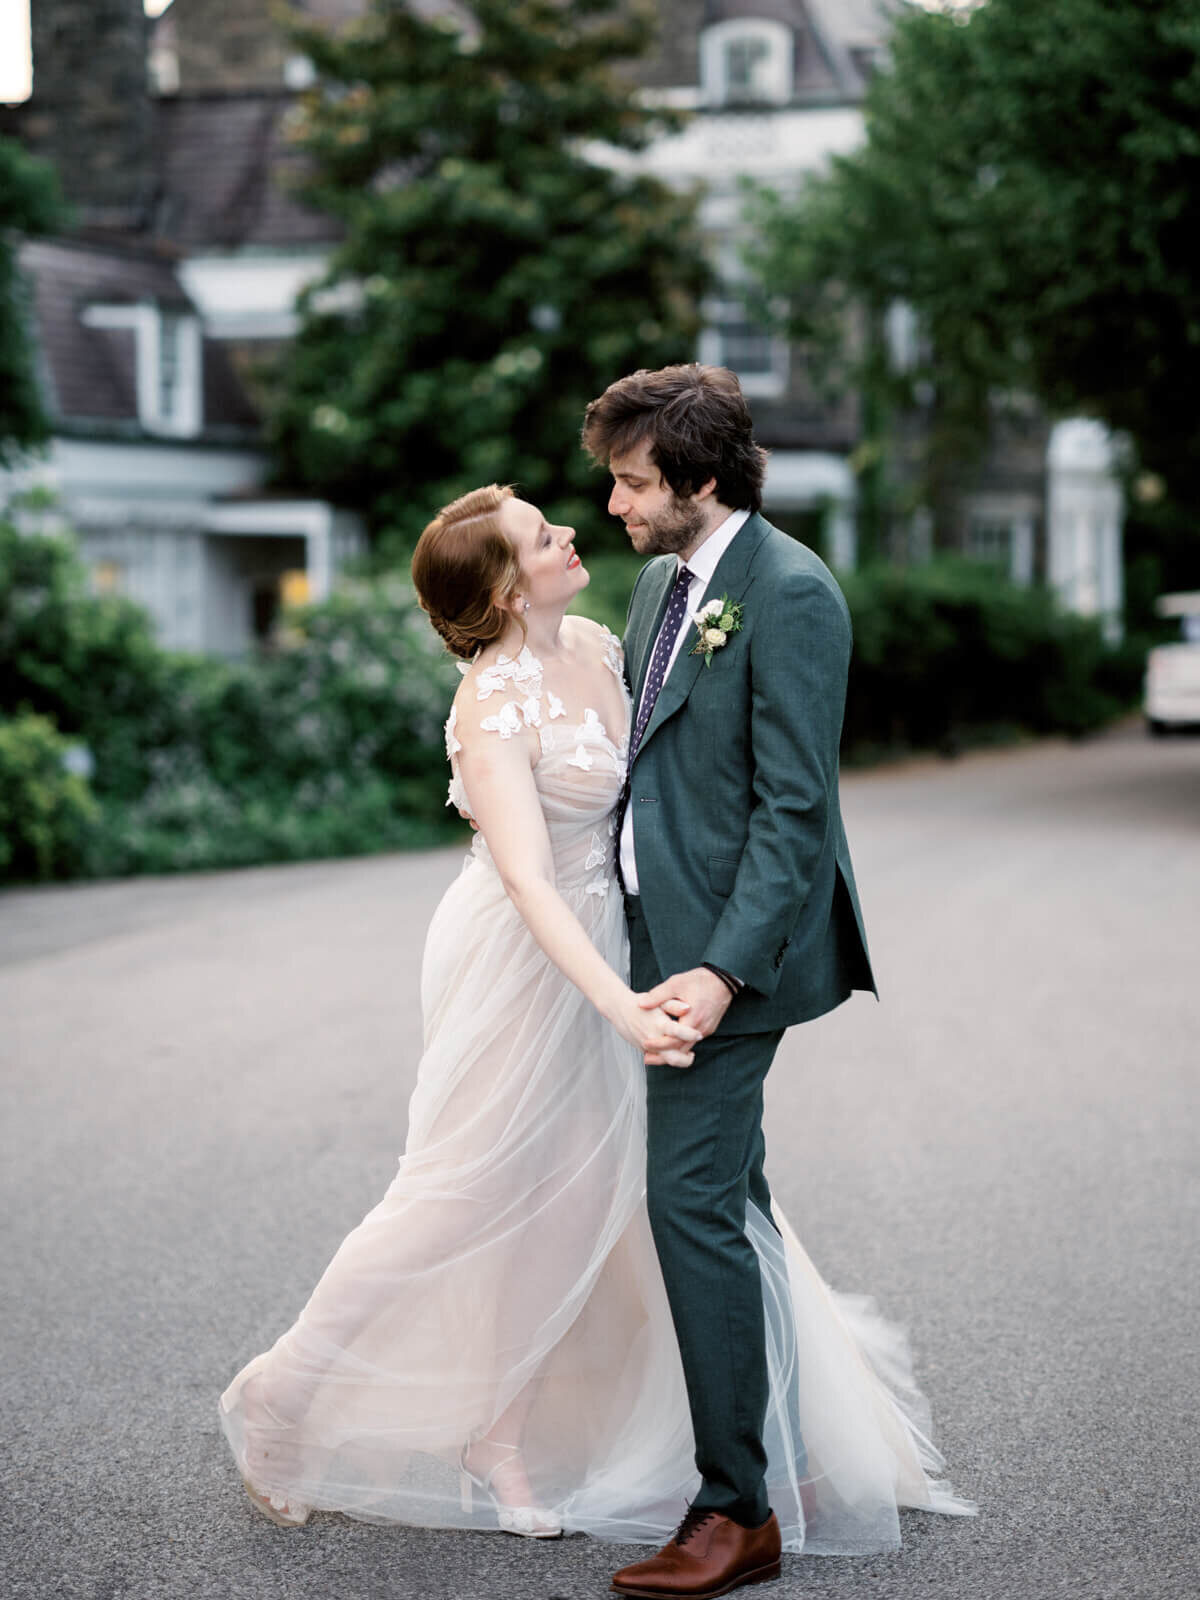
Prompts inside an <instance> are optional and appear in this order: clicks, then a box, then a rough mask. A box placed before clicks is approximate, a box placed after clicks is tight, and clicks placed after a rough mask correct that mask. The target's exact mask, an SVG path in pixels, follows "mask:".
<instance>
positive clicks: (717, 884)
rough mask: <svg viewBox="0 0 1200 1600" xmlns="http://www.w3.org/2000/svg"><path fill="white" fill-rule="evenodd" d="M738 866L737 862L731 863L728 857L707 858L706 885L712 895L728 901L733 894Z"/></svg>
mask: <svg viewBox="0 0 1200 1600" xmlns="http://www.w3.org/2000/svg"><path fill="white" fill-rule="evenodd" d="M738 865H739V863H738V862H736V861H731V860H730V859H729V857H728V856H709V858H708V885H709V888H710V889H711V890H712V892H713V893H714V894H719V895H720V896H721V898H722V899H728V897H729V896H730V895H731V894H732V893H733V885H734V881H735V880H736V878H737V870H738Z"/></svg>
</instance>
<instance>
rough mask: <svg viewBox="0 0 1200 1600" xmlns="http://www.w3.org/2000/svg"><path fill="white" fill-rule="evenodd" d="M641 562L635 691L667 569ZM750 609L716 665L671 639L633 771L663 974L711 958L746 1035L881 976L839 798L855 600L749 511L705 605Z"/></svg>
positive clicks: (633, 641) (631, 651)
mask: <svg viewBox="0 0 1200 1600" xmlns="http://www.w3.org/2000/svg"><path fill="white" fill-rule="evenodd" d="M675 572H676V561H675V558H674V556H659V557H657V558H656V559H655V560H653V561H651V562H649V563H648V565H646V566H645V567H643V568H642V571H641V572H640V573H639V574H638V579H637V582H636V583H635V584H634V588H633V595H632V597H631V599H630V603H629V618H628V625H627V629H626V634H625V659H626V666H627V670H628V672H629V679H630V686H631V688H632V690H633V696H634V704H635V706H636V704H637V703H638V701H639V700H640V698H641V692H642V685H643V683H644V681H645V676H646V672H647V669H648V667H649V663H650V656H651V653H652V651H653V648H654V641H655V638H656V637H657V634H658V628H659V624H660V622H661V621H662V616H663V613H664V611H665V610H666V604H667V599H668V596H669V593H670V590H671V586H672V584H673V583H674V580H675ZM721 595H728V597H729V599H730V600H731V601H738V602H741V604H742V605H743V607H744V613H743V618H742V627H741V631H740V632H738V633H735V634H732V635H730V637H729V639H728V641H727V643H726V644H725V645H724V647H723V648H721V649H719V650H717V651H714V653H713V657H712V664H711V665H710V666H705V665H704V659H703V657H702V656H698V655H692V654H691V653H690V651H691V648H692V644H693V643H694V642H695V639H696V637H697V635H696V632H695V629H694V628H693V627H692V626H691V624H690V623H689V624H687V625H686V626H687V628H688V633H687V634H686V635H685V637H684V641H683V643H682V644H681V646H680V650H679V654H678V656H677V657H676V659H675V662H674V665H673V666H672V668H671V671H670V672H669V673H668V675H667V680H666V682H665V683H664V685H663V687H662V690H661V692H660V694H659V697H658V701H657V703H656V705H655V707H654V713H653V715H652V716H651V718H650V722H649V725H648V726H647V728H646V732H645V734H644V736H643V738H642V743H641V746H640V748H639V750H638V752H637V755H636V757H635V758H634V762H633V767H632V770H631V772H630V795H629V807H630V810H631V811H632V814H633V830H634V850H635V854H636V857H637V869H638V884H639V890H640V894H641V906H642V914H643V916H644V918H645V921H646V927H647V931H648V932H649V935H650V940H651V943H652V945H653V947H654V954H655V958H656V960H657V962H658V964H659V966H660V968H661V971H662V974H663V976H664V977H665V976H668V975H669V974H670V973H672V972H684V971H687V970H688V969H690V968H692V967H696V966H699V965H700V964H701V963H702V962H705V961H709V962H712V963H713V964H714V965H715V966H718V967H722V968H723V969H724V970H725V971H726V972H731V973H734V974H735V975H736V976H737V977H738V978H740V979H742V981H743V982H744V983H745V984H746V989H745V990H744V992H743V993H742V994H741V995H739V996H738V998H737V999H736V1000H735V1001H734V1002H733V1004H732V1005H731V1006H730V1007H729V1010H728V1011H727V1012H726V1014H725V1018H724V1021H723V1022H722V1024H721V1029H720V1031H721V1032H728V1033H757V1032H766V1031H769V1030H774V1029H776V1028H783V1027H786V1026H787V1025H788V1024H789V1023H793V1022H803V1021H806V1020H807V1019H808V1018H810V1017H816V1016H820V1015H821V1014H822V1013H824V1012H826V1011H831V1010H832V1009H833V1007H834V1006H836V1005H840V1003H841V1002H842V1001H843V1000H845V999H846V998H847V996H848V995H849V994H850V992H851V990H852V989H871V990H874V988H875V981H874V978H873V976H872V973H871V964H870V958H869V956H868V954H867V943H866V934H865V931H864V928H863V920H862V912H861V910H860V907H859V903H858V892H857V889H856V887H855V883H854V869H853V867H852V866H851V864H850V851H849V847H848V846H847V843H846V834H845V829H844V828H843V826H842V814H841V807H840V803H839V798H838V745H839V741H840V739H841V731H842V715H843V711H844V707H845V699H846V674H847V669H848V667H849V663H850V642H851V636H850V613H849V610H848V608H847V606H846V602H845V599H844V598H843V596H842V592H841V590H840V589H839V588H838V586H837V583H836V581H835V580H834V577H833V574H832V573H831V572H830V571H829V569H828V568H827V567H826V566H825V564H824V563H823V562H822V561H821V560H820V559H819V558H818V557H817V556H816V555H814V554H813V552H812V551H811V550H809V549H807V548H806V547H805V546H804V545H802V544H799V543H797V542H796V540H794V539H791V538H789V537H788V536H787V535H786V534H784V533H781V532H780V531H779V529H778V528H774V527H772V526H771V524H770V523H769V522H767V521H765V519H764V518H763V517H761V516H759V515H758V514H757V513H756V514H754V515H753V516H751V517H750V518H749V520H748V521H747V522H746V523H745V524H744V526H743V527H742V528H740V529H739V531H738V532H737V534H736V535H735V536H734V539H733V541H732V543H731V544H730V546H729V548H728V550H726V552H725V554H724V555H723V556H722V557H721V560H720V562H719V564H718V566H717V569H716V572H715V573H714V574H713V579H712V582H711V583H710V584H709V586H708V589H707V591H706V593H705V597H704V598H705V600H710V599H718V598H720V596H721Z"/></svg>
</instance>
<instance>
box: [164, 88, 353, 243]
mask: <svg viewBox="0 0 1200 1600" xmlns="http://www.w3.org/2000/svg"><path fill="white" fill-rule="evenodd" d="M295 100H296V96H295V95H294V94H292V93H290V92H289V91H277V90H264V89H258V90H247V91H245V92H243V93H238V94H221V93H213V94H198V95H178V96H172V97H170V98H163V99H161V100H158V101H157V102H156V103H155V108H154V112H155V119H156V140H157V145H158V162H159V185H160V193H161V195H162V200H161V202H160V208H159V215H158V217H157V218H156V224H157V226H156V232H157V233H158V235H159V236H160V237H161V238H165V239H168V240H170V241H171V243H172V244H173V245H176V246H178V247H180V248H181V249H184V250H205V249H222V248H225V249H232V248H234V247H237V246H243V245H278V246H293V247H294V246H296V245H312V246H314V247H316V246H322V245H329V244H331V243H333V242H334V241H336V240H337V239H339V238H340V237H341V227H340V224H339V223H338V222H337V221H336V220H335V219H334V218H332V217H329V216H325V215H323V214H322V213H320V212H317V211H312V210H310V209H309V208H308V207H307V206H305V205H304V204H303V203H302V202H301V201H300V200H299V199H298V198H297V196H296V195H295V194H294V193H293V191H292V189H291V187H290V185H291V183H292V182H293V181H294V180H295V179H296V177H297V176H298V175H299V174H300V172H301V171H302V170H303V166H302V157H301V156H300V154H299V152H298V151H297V150H296V149H295V148H294V147H293V146H292V145H291V144H290V143H289V142H288V139H287V136H286V131H285V119H286V117H287V114H288V111H289V110H290V108H291V107H292V106H293V104H294V103H295Z"/></svg>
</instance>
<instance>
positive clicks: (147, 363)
mask: <svg viewBox="0 0 1200 1600" xmlns="http://www.w3.org/2000/svg"><path fill="white" fill-rule="evenodd" d="M168 317H169V318H171V319H172V320H173V321H175V326H176V341H177V342H176V351H175V353H176V361H177V363H178V372H177V376H176V382H175V395H176V404H175V406H174V407H173V408H171V409H170V410H168V408H167V404H166V399H167V397H166V395H165V394H164V391H163V381H162V380H163V372H162V355H163V334H162V329H163V321H164V319H165V318H168ZM80 321H81V322H82V323H83V324H84V326H85V327H88V328H124V329H128V330H129V331H130V332H132V334H133V336H134V350H135V357H134V360H135V366H136V372H137V408H138V421H139V422H140V423H141V425H142V427H143V428H145V430H146V432H147V433H156V434H161V435H163V436H165V437H168V438H173V439H191V438H194V437H195V436H196V434H198V433H199V432H200V429H201V427H202V425H203V411H204V390H203V376H204V342H203V334H202V330H201V326H200V318H199V317H198V316H196V314H195V313H194V312H177V311H162V310H161V309H160V308H159V307H158V306H157V305H156V304H155V303H154V302H153V301H151V300H143V301H141V302H139V303H138V304H136V305H91V306H85V307H84V309H83V311H82V312H81V314H80Z"/></svg>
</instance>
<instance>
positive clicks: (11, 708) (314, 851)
mask: <svg viewBox="0 0 1200 1600" xmlns="http://www.w3.org/2000/svg"><path fill="white" fill-rule="evenodd" d="M456 681H457V680H456V678H455V674H454V670H453V666H452V664H451V662H450V660H449V658H448V657H447V656H446V654H445V652H444V650H443V648H442V646H441V644H440V642H439V641H438V639H437V637H436V635H435V634H434V632H433V630H432V629H431V628H430V626H429V623H428V620H427V619H426V617H425V615H424V613H423V612H422V611H421V610H420V608H419V607H418V605H417V602H416V597H415V595H414V594H413V591H412V589H411V586H410V585H409V584H408V583H406V582H404V581H402V580H400V579H398V578H395V577H391V578H382V579H377V580H374V581H372V582H360V583H354V584H347V585H345V586H344V587H343V588H341V589H339V591H338V592H337V593H336V594H335V595H334V596H333V597H332V598H331V599H330V600H328V601H327V602H325V603H324V604H322V605H315V606H309V607H306V608H304V609H303V610H299V611H296V612H293V613H290V614H289V616H288V619H287V626H286V628H285V630H284V632H283V634H282V635H281V639H280V643H279V647H278V648H277V649H276V650H275V651H274V652H272V653H271V654H269V655H266V656H264V657H262V658H260V659H256V660H251V661H245V662H225V661H218V660H210V659H199V658H194V657H186V656H176V655H171V654H168V653H167V652H165V651H162V650H160V649H159V648H158V646H157V645H156V644H155V642H154V639H153V635H152V632H151V629H150V624H149V622H148V619H147V618H146V616H145V614H144V613H143V612H141V611H140V610H139V609H138V608H137V607H136V606H133V605H131V604H130V603H129V602H127V601H120V600H117V599H115V598H113V597H108V596H93V595H90V594H88V592H87V588H86V581H85V577H84V573H83V569H82V566H81V564H80V562H79V560H78V557H77V555H76V553H75V550H74V546H73V542H72V541H71V540H70V538H69V537H67V536H65V535H47V534H38V533H33V532H31V533H27V534H24V535H21V534H18V532H17V530H16V528H15V526H14V525H13V524H12V523H11V522H5V521H3V520H0V715H8V716H12V715H14V714H19V713H20V714H24V713H29V712H32V713H37V714H38V715H36V716H34V717H33V719H32V720H33V724H34V726H35V727H36V729H37V730H39V732H38V737H39V739H40V740H41V743H39V744H37V745H36V750H37V751H38V752H39V753H40V756H39V759H41V758H42V757H44V759H43V760H42V765H41V766H38V767H37V768H36V772H35V776H36V778H37V785H40V786H41V787H36V786H34V785H33V781H32V779H31V780H30V781H29V782H27V783H25V785H24V787H15V786H13V787H12V788H11V794H12V795H13V796H14V798H13V799H12V801H11V804H12V807H13V808H14V814H16V812H19V811H21V809H22V808H23V807H27V808H28V812H29V819H30V820H29V827H30V828H34V827H36V828H43V824H42V823H41V822H39V821H38V818H39V817H40V816H41V815H42V811H44V810H45V809H46V807H47V806H50V805H51V800H49V799H47V800H43V799H41V798H39V796H41V795H42V793H43V790H46V786H47V784H48V783H49V779H48V778H47V776H46V769H47V763H49V765H50V766H51V767H53V765H54V764H53V762H51V761H50V757H49V755H48V754H47V752H48V751H49V750H50V748H51V747H50V745H49V744H48V743H47V739H49V740H52V741H54V743H53V750H54V753H55V759H56V760H57V758H58V756H59V755H61V740H60V734H59V731H56V730H61V732H62V733H69V734H70V735H73V736H74V737H75V738H76V739H77V740H79V741H81V742H82V743H83V744H84V745H85V746H86V747H87V749H88V751H89V752H90V753H91V756H92V760H93V764H94V775H93V778H92V781H91V789H92V791H93V792H94V794H95V797H96V799H97V801H98V802H99V810H98V812H97V815H96V824H95V826H94V827H93V828H92V829H90V830H89V831H88V833H87V835H86V838H84V837H83V836H82V835H81V836H80V837H79V839H78V840H76V844H75V845H72V848H71V849H69V850H68V849H67V848H66V846H65V845H64V846H63V848H62V849H59V848H58V846H57V845H56V846H54V847H53V848H51V847H50V846H46V847H45V848H44V849H43V851H42V855H41V856H38V857H37V858H36V861H37V864H36V866H31V865H30V862H31V860H33V859H34V858H33V857H31V856H30V852H29V849H28V848H26V847H25V846H22V850H21V853H20V855H19V857H14V864H12V865H10V866H8V867H5V866H4V865H2V864H0V877H3V876H4V875H5V874H6V873H8V874H10V875H17V874H22V875H29V873H30V872H31V871H37V872H39V873H42V872H53V873H56V874H58V873H74V872H80V871H87V872H91V873H93V874H121V873H129V872H149V871H153V872H166V871H177V870H181V869H185V868H196V867H218V866H239V865H245V864H248V863H250V862H255V861H274V860H294V859H301V858H305V857H316V856H326V855H355V854H361V853H365V852H368V851H373V850H381V849H389V848H401V847H404V846H412V845H418V844H432V843H436V842H438V841H439V840H442V839H445V838H446V837H448V836H449V835H450V833H451V831H453V830H454V829H455V828H456V826H457V820H456V819H453V818H449V815H448V813H447V812H446V811H445V797H446V766H445V752H444V748H443V742H442V726H441V725H442V719H443V717H444V715H445V711H446V709H447V707H448V706H449V703H450V699H451V697H452V695H453V692H454V686H455V683H456ZM10 726H12V727H18V728H20V727H23V726H24V722H23V721H22V720H18V721H17V722H15V723H13V724H11V725H10ZM30 748H34V747H32V746H31V747H30ZM20 749H21V751H25V750H26V745H24V744H23V745H21V747H20ZM23 759H24V757H23ZM31 770H33V769H31ZM54 771H55V773H56V774H58V777H57V780H56V781H57V784H58V788H56V789H54V791H53V795H52V796H51V799H53V800H54V804H55V805H59V807H60V812H61V815H62V817H63V818H64V819H66V821H69V820H70V816H71V815H72V813H71V812H70V808H69V804H68V800H69V797H71V796H77V795H78V794H79V793H81V792H82V793H83V794H84V795H85V796H86V794H87V790H86V787H85V786H82V785H81V784H80V780H78V779H76V778H69V779H68V778H67V776H66V774H65V773H61V774H60V773H59V769H58V768H57V767H54ZM14 785H15V779H14ZM59 790H61V793H62V795H63V796H66V797H67V798H66V799H62V800H61V802H60V801H59V800H58V799H54V796H56V795H58V793H59ZM47 792H49V791H47ZM39 807H41V810H39ZM51 810H53V808H52V807H51ZM53 814H54V815H58V814H59V813H57V812H56V813H53ZM66 821H64V824H63V825H64V827H65V826H66ZM38 837H39V838H40V837H41V834H38ZM71 838H72V839H75V835H74V834H72V835H71ZM76 845H77V847H76ZM47 852H48V853H47Z"/></svg>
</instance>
